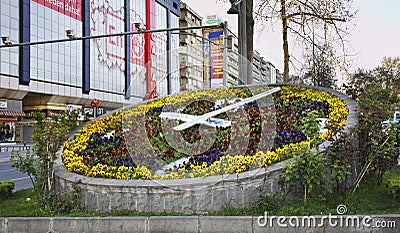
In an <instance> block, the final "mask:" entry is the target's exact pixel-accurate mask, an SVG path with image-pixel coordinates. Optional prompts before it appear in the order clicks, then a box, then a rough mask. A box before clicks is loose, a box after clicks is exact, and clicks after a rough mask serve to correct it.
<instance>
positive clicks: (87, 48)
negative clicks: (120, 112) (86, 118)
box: [0, 0, 180, 127]
mask: <svg viewBox="0 0 400 233" xmlns="http://www.w3.org/2000/svg"><path fill="white" fill-rule="evenodd" d="M0 13H1V21H0V34H1V36H2V37H5V36H7V37H9V38H10V39H11V43H12V44H19V43H29V42H37V41H50V40H57V39H64V38H67V37H66V30H72V31H73V33H74V34H75V36H76V37H87V36H95V35H105V34H113V33H120V32H128V31H135V30H137V29H136V27H135V23H141V24H142V25H143V26H144V28H145V29H147V30H151V29H156V28H157V29H162V28H177V27H179V15H180V2H179V1H178V0H104V1H97V0H90V1H89V0H88V1H83V0H20V1H15V0H0ZM178 46H179V35H175V34H173V33H172V32H161V33H151V34H150V33H146V34H136V35H126V36H115V37H107V38H97V39H90V40H75V41H74V40H71V41H68V42H64V43H52V44H41V45H32V46H20V47H9V48H7V47H5V48H4V47H3V48H0V58H1V60H0V61H1V62H0V63H1V64H0V79H1V81H0V100H2V101H3V102H6V101H19V102H21V106H22V109H10V108H5V109H0V119H2V122H11V120H14V119H15V117H8V118H7V117H6V115H7V114H6V113H5V112H6V111H8V112H10V111H14V115H13V116H16V117H21V116H23V113H22V110H23V111H25V112H26V113H28V114H29V111H34V110H47V111H57V110H64V109H66V108H67V106H68V105H71V104H72V105H74V106H76V105H78V106H83V107H90V104H91V100H93V99H94V98H96V99H98V100H99V102H100V104H99V106H98V107H99V109H105V110H107V109H116V108H119V107H122V105H123V104H124V103H130V102H133V101H135V100H136V101H137V100H141V99H143V98H145V99H148V98H152V97H157V96H163V95H168V94H171V93H173V92H174V91H176V90H179V72H176V71H177V70H179V55H178V52H177V48H178ZM167 51H172V52H167ZM8 106H15V105H13V104H9V105H8ZM7 119H8V120H9V121H7ZM0 126H1V125H0ZM14 127H17V125H14Z"/></svg>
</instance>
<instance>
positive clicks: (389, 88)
mask: <svg viewBox="0 0 400 233" xmlns="http://www.w3.org/2000/svg"><path fill="white" fill-rule="evenodd" d="M399 75H400V58H398V57H397V58H393V59H392V58H384V59H383V61H382V65H381V66H379V67H377V68H375V69H373V70H369V71H365V70H361V69H359V70H357V71H356V72H355V73H354V74H353V75H352V76H351V78H350V81H349V83H348V84H346V85H344V86H343V87H344V89H345V90H346V93H347V94H348V95H350V96H351V97H352V98H353V99H355V100H357V102H358V106H359V120H358V125H357V132H356V133H357V135H358V137H359V145H358V146H359V148H358V154H359V158H358V166H359V167H361V169H359V170H361V173H359V174H357V175H358V177H357V181H356V184H355V188H357V187H358V186H359V184H360V183H361V181H362V179H363V176H365V174H366V173H372V174H373V175H375V176H376V178H377V183H379V184H380V183H381V182H382V177H383V175H384V174H385V172H386V171H387V170H389V169H390V168H391V167H393V166H394V165H395V164H396V163H397V156H398V151H399V149H398V143H397V140H398V137H399V135H398V133H399V131H398V126H393V125H392V126H390V127H388V128H387V129H385V132H383V131H384V127H382V122H383V121H385V120H388V119H392V115H393V112H394V110H395V109H396V108H397V107H398V106H397V105H398V91H399V90H400V89H399V87H400V76H399Z"/></svg>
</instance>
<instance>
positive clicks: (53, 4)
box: [33, 0, 82, 21]
mask: <svg viewBox="0 0 400 233" xmlns="http://www.w3.org/2000/svg"><path fill="white" fill-rule="evenodd" d="M33 2H36V3H38V4H40V5H43V6H45V7H48V8H50V9H52V10H55V11H57V12H60V13H61V14H64V15H67V16H69V17H71V18H74V19H77V20H79V21H82V0H33Z"/></svg>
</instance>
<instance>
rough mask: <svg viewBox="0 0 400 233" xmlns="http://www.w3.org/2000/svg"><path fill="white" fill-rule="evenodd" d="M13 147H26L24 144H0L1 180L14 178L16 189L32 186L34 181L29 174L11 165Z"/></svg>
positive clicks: (15, 148) (19, 148) (16, 148)
mask: <svg viewBox="0 0 400 233" xmlns="http://www.w3.org/2000/svg"><path fill="white" fill-rule="evenodd" d="M13 149H14V150H22V149H25V148H24V147H23V145H15V146H9V145H8V146H0V181H3V180H13V181H14V183H15V188H14V190H21V189H26V188H31V187H32V182H31V180H30V179H29V176H28V175H27V174H24V173H21V172H19V171H17V170H16V169H15V168H13V167H11V164H10V157H11V153H12V152H11V151H12V150H13Z"/></svg>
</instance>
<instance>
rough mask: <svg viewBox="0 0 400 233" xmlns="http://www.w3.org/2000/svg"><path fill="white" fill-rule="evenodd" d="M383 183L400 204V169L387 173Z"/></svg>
mask: <svg viewBox="0 0 400 233" xmlns="http://www.w3.org/2000/svg"><path fill="white" fill-rule="evenodd" d="M383 183H384V185H385V187H386V188H387V190H388V191H389V193H390V194H392V195H393V196H394V197H395V198H397V199H398V200H399V202H400V167H396V168H394V169H392V170H390V171H389V172H387V173H386V174H385V175H384V177H383Z"/></svg>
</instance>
